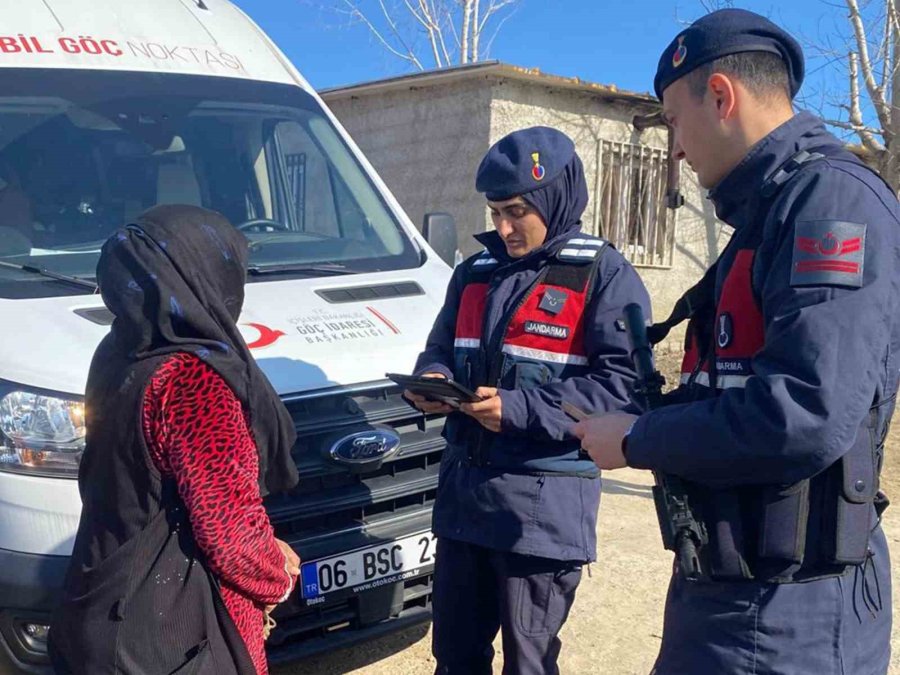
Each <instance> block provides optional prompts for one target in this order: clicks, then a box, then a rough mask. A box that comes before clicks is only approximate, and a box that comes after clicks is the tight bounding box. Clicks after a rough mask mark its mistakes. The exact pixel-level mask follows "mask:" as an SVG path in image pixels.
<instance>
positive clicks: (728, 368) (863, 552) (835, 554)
mask: <svg viewBox="0 0 900 675" xmlns="http://www.w3.org/2000/svg"><path fill="white" fill-rule="evenodd" d="M822 157H824V155H822V154H819V153H813V154H810V153H806V152H804V153H800V154H798V155H795V157H794V158H792V159H791V160H789V161H788V163H786V165H785V166H784V167H782V168H781V169H780V170H779V171H778V172H776V174H775V176H774V178H773V179H780V182H778V183H777V184H776V185H774V187H773V183H772V180H773V179H770V181H769V182H768V183H767V184H766V186H765V187H764V190H768V194H767V195H766V196H768V197H771V198H774V196H775V195H776V194H777V192H778V189H779V188H780V187H781V186H783V185H784V184H785V183H786V182H787V181H788V180H790V179H791V178H792V177H793V175H794V174H796V172H797V171H799V170H800V169H801V168H802V167H803V166H804V165H805V164H807V163H809V162H814V161H816V160H818V159H821V158H822ZM760 238H761V233H760V232H759V230H758V229H757V230H756V231H750V230H748V231H746V232H745V231H743V230H739V231H737V232H735V234H734V235H733V238H732V240H731V242H729V244H728V247H727V248H726V249H725V251H723V253H722V255H721V256H720V258H719V261H717V262H716V263H715V264H714V265H713V267H711V268H710V269H709V270H708V271H707V273H706V275H705V276H704V277H703V279H701V281H700V282H699V283H698V284H697V285H696V286H694V287H693V288H692V289H690V290H689V291H688V292H687V293H686V294H685V295H684V296H683V297H682V298H681V299H680V300H679V301H678V303H676V306H675V309H674V311H673V313H672V315H671V316H670V317H669V318H668V319H667V320H666V321H664V322H662V323H660V324H656V325H655V326H652V327H651V328H650V329H648V335H649V337H650V340H651V342H654V343H658V342H659V341H661V340H662V339H663V338H664V337H665V335H666V334H667V333H668V332H669V330H670V329H671V328H672V327H673V326H674V325H676V324H677V323H680V322H681V321H683V320H685V319H689V320H690V322H689V324H688V330H687V336H686V341H685V354H684V359H683V361H682V368H681V387H680V388H679V389H678V390H676V391H675V392H672V393H671V394H668V395H667V398H668V402H670V403H681V402H688V401H693V400H700V399H703V398H708V397H711V396H717V395H719V394H721V393H722V392H723V391H725V390H727V389H730V388H743V387H744V386H746V383H747V380H748V379H749V378H750V377H751V376H753V374H754V373H753V366H752V358H753V356H754V355H755V354H756V353H757V352H758V351H760V350H761V349H762V348H763V346H764V343H765V325H764V320H763V314H762V310H761V307H760V303H759V300H758V296H757V293H756V290H755V289H754V285H753V262H754V257H755V255H756V249H757V248H758V247H759V245H760V243H761V239H760ZM729 264H730V266H728V267H727V271H724V270H725V269H726V268H725V267H724V265H729ZM720 269H721V270H723V271H724V274H723V273H721V272H720ZM893 408H894V398H893V397H891V398H890V399H888V400H881V401H880V400H876V401H873V402H872V406H871V409H870V412H869V415H868V416H867V417H866V419H865V420H863V422H862V423H861V425H860V428H859V431H858V433H857V435H856V439H855V441H854V443H853V445H852V447H851V448H850V449H849V450H848V452H847V453H846V454H845V455H844V456H843V457H842V458H841V459H840V460H839V461H837V462H835V463H834V464H833V465H832V466H830V467H829V468H828V469H826V470H825V471H823V472H822V473H820V474H818V475H816V476H814V477H812V478H809V479H806V480H802V481H799V482H797V483H794V484H792V485H763V486H743V487H739V488H728V489H713V488H710V487H707V486H704V485H699V484H696V483H691V482H689V481H685V484H686V485H687V487H688V490H689V495H690V500H691V502H692V504H693V506H694V508H695V509H696V510H697V512H698V513H697V515H698V516H699V518H700V519H701V520H702V521H703V522H704V523H705V526H706V530H707V532H708V533H709V544H708V545H707V546H705V547H704V550H701V552H700V554H701V555H700V557H701V564H702V566H703V568H704V569H703V573H704V576H706V577H708V578H711V579H716V580H747V579H760V580H765V581H770V582H791V581H801V580H805V579H810V578H818V577H825V576H834V575H839V574H842V573H843V572H844V571H845V570H846V568H847V566H849V565H860V564H862V563H864V562H865V561H866V559H867V556H868V555H869V534H870V531H871V530H872V528H873V527H874V522H875V520H876V519H877V518H878V517H880V515H881V512H882V511H883V510H884V508H885V507H886V506H887V499H886V497H885V496H884V495H883V493H881V492H879V489H878V488H879V474H880V471H881V465H882V463H883V457H884V442H885V438H886V436H887V432H888V423H889V421H890V417H891V414H892V412H893Z"/></svg>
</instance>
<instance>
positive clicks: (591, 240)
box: [556, 235, 607, 263]
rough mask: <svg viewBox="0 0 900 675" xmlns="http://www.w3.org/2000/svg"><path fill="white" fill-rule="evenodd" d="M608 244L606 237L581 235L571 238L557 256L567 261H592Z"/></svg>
mask: <svg viewBox="0 0 900 675" xmlns="http://www.w3.org/2000/svg"><path fill="white" fill-rule="evenodd" d="M606 244H607V242H606V240H605V239H600V238H599V237H592V236H585V235H581V236H578V237H574V238H572V239H569V241H567V242H566V244H565V246H563V248H562V249H560V251H559V252H558V253H557V254H556V257H557V258H559V259H560V260H563V261H565V262H574V263H587V262H591V261H592V260H594V259H595V258H596V257H597V256H598V255H600V251H602V250H603V247H604V246H606Z"/></svg>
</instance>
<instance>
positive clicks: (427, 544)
mask: <svg viewBox="0 0 900 675" xmlns="http://www.w3.org/2000/svg"><path fill="white" fill-rule="evenodd" d="M434 549H435V537H434V535H433V534H432V533H431V532H420V533H419V534H414V535H411V536H409V537H404V538H403V539H396V540H394V541H389V542H386V543H384V544H377V545H375V546H367V547H366V548H360V549H357V550H355V551H349V552H347V553H341V554H340V555H336V556H332V557H330V558H322V559H321V560H314V561H312V562H308V563H304V564H303V565H301V567H300V580H301V584H302V585H301V591H302V595H303V597H304V599H307V600H309V599H312V598H319V597H321V596H323V595H326V594H328V593H334V592H335V591H342V590H344V589H348V588H352V589H353V590H354V591H356V592H361V591H365V590H368V589H369V588H375V587H377V586H384V585H385V584H390V583H394V582H396V581H401V580H403V579H407V578H409V577H414V576H418V575H419V574H420V573H421V568H423V567H426V566H430V565H433V564H434Z"/></svg>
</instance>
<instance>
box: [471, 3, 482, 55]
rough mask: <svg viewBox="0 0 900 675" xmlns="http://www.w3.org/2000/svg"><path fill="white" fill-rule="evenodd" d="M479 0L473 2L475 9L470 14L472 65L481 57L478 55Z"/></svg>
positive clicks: (479, 29) (479, 32)
mask: <svg viewBox="0 0 900 675" xmlns="http://www.w3.org/2000/svg"><path fill="white" fill-rule="evenodd" d="M479 2H480V0H473V3H474V5H475V9H474V10H473V12H472V63H475V62H476V61H479V60H480V59H481V56H479V54H478V43H479V41H480V40H481V12H480V9H481V8H480V7H479V6H478V5H479Z"/></svg>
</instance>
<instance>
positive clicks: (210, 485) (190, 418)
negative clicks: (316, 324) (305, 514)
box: [143, 353, 294, 675]
mask: <svg viewBox="0 0 900 675" xmlns="http://www.w3.org/2000/svg"><path fill="white" fill-rule="evenodd" d="M143 426H144V438H145V439H146V441H147V446H148V448H149V449H150V453H151V456H152V458H153V462H154V464H155V465H156V467H157V469H158V470H159V472H160V473H161V474H163V475H164V476H174V478H175V481H176V483H177V485H178V493H179V495H180V496H181V499H182V500H183V501H184V504H185V507H186V508H187V512H188V517H189V518H190V521H191V527H192V529H193V532H194V537H195V539H196V541H197V544H198V545H199V547H200V549H201V550H202V551H203V553H204V554H205V556H206V559H207V561H208V562H209V566H210V569H211V570H212V572H213V574H215V575H216V577H217V578H218V579H219V581H220V583H221V587H222V599H223V600H224V601H225V606H226V607H227V608H228V611H229V613H230V614H231V617H232V618H233V619H234V623H235V624H236V626H237V628H238V631H239V632H240V634H241V637H242V638H243V639H244V642H245V643H246V645H247V650H248V651H249V652H250V656H251V657H252V659H253V663H254V665H255V666H256V670H257V672H258V673H260V675H266V673H268V668H267V664H266V655H265V651H264V649H263V645H264V641H263V607H264V606H265V605H272V604H276V603H279V602H281V601H283V600H284V599H285V598H286V597H287V595H288V594H289V593H290V591H291V589H292V587H293V582H294V580H293V579H291V578H290V577H289V576H288V575H287V573H286V572H285V569H284V556H283V555H282V553H281V550H280V549H279V548H278V546H277V544H276V543H275V539H274V534H273V531H272V525H271V524H270V523H269V518H268V516H267V515H266V512H265V510H264V509H263V504H262V498H261V497H260V494H259V486H258V483H257V479H258V475H259V460H258V457H257V453H256V446H255V445H254V442H253V438H252V436H251V435H250V431H249V428H248V425H247V420H246V418H245V416H244V412H243V410H242V408H241V404H240V402H239V401H238V399H237V398H236V397H235V395H234V393H233V392H232V391H231V389H230V388H229V387H228V385H227V384H225V381H224V380H223V379H222V378H221V377H219V375H218V374H217V373H216V372H215V371H214V370H212V368H210V367H209V366H207V365H206V364H205V363H203V362H202V361H201V360H200V359H199V358H197V357H195V356H193V355H190V354H185V353H179V354H176V355H174V356H172V358H170V359H169V360H168V361H166V362H165V363H164V364H163V365H161V366H160V367H159V368H158V369H157V370H156V372H155V373H154V375H153V378H152V379H151V381H150V383H149V385H148V386H147V390H146V392H145V394H144V407H143Z"/></svg>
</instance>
